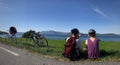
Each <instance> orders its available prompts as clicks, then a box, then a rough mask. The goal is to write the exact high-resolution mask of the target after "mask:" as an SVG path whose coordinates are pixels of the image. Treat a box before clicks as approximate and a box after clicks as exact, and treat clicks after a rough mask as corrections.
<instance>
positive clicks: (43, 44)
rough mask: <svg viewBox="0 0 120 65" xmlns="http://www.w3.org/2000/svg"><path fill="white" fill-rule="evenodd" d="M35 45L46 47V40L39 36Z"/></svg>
mask: <svg viewBox="0 0 120 65" xmlns="http://www.w3.org/2000/svg"><path fill="white" fill-rule="evenodd" d="M37 45H38V46H40V47H48V41H47V39H46V38H45V37H41V38H39V40H38V41H37Z"/></svg>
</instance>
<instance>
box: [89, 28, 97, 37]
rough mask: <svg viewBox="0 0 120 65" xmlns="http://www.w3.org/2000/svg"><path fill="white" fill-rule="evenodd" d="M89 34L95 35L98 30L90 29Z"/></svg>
mask: <svg viewBox="0 0 120 65" xmlns="http://www.w3.org/2000/svg"><path fill="white" fill-rule="evenodd" d="M88 35H89V37H95V36H96V31H95V30H94V29H90V30H89V31H88Z"/></svg>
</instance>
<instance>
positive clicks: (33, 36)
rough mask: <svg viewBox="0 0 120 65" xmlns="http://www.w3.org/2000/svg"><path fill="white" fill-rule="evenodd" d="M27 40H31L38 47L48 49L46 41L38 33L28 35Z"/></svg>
mask: <svg viewBox="0 0 120 65" xmlns="http://www.w3.org/2000/svg"><path fill="white" fill-rule="evenodd" d="M28 38H29V39H32V40H33V42H35V43H36V44H37V45H38V46H39V47H48V41H47V39H46V38H45V37H44V36H43V35H41V34H40V32H34V33H30V34H29V36H28Z"/></svg>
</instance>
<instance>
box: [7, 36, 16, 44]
mask: <svg viewBox="0 0 120 65" xmlns="http://www.w3.org/2000/svg"><path fill="white" fill-rule="evenodd" d="M5 41H6V42H8V43H9V42H10V43H11V42H12V43H17V39H16V36H15V35H14V36H11V35H9V34H7V35H6V36H5Z"/></svg>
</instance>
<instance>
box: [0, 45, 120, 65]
mask: <svg viewBox="0 0 120 65" xmlns="http://www.w3.org/2000/svg"><path fill="white" fill-rule="evenodd" d="M0 65H120V62H95V61H94V62H83V61H76V62H70V61H69V62H63V61H58V60H55V59H48V58H45V57H42V56H40V55H37V54H33V53H30V52H28V51H26V50H23V49H18V48H15V47H12V46H8V45H5V44H2V43H0Z"/></svg>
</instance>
